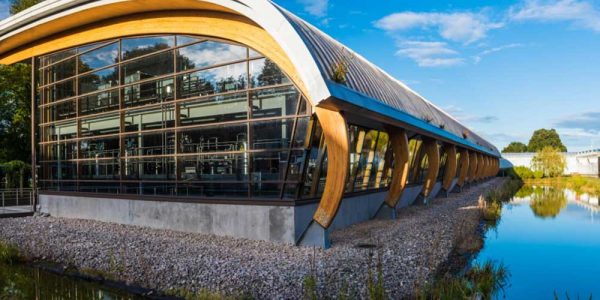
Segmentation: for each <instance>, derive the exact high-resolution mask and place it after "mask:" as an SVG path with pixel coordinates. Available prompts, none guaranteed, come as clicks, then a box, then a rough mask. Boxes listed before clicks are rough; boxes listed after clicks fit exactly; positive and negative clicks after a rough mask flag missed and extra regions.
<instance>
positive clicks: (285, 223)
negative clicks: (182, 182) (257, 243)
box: [39, 184, 440, 244]
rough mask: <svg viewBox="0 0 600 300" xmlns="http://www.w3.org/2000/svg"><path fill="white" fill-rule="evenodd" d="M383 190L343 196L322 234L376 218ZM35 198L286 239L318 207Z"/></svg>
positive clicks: (47, 208)
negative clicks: (332, 219) (332, 218)
mask: <svg viewBox="0 0 600 300" xmlns="http://www.w3.org/2000/svg"><path fill="white" fill-rule="evenodd" d="M439 186H440V184H436V186H435V188H434V192H435V191H436V190H438V191H439V189H440V187H439ZM422 189H423V186H421V185H419V186H411V187H408V188H406V189H405V191H404V193H403V195H402V198H401V200H400V203H399V205H398V208H400V207H406V206H409V205H411V204H413V202H414V201H415V200H416V199H417V197H418V195H419V193H420V192H421V190H422ZM386 194H387V191H384V192H378V193H372V194H364V195H356V196H353V197H348V198H345V199H344V200H342V203H341V206H340V209H339V211H338V214H337V215H336V218H335V219H334V221H333V223H332V224H331V226H330V228H328V229H327V232H323V233H322V235H323V236H324V237H327V236H328V233H329V232H331V231H332V230H335V229H340V228H345V227H348V226H350V225H353V224H357V223H361V222H365V221H368V220H371V219H373V218H375V217H376V214H377V212H378V210H379V209H380V207H381V206H382V205H383V201H384V199H385V196H386ZM39 202H40V210H41V212H43V213H47V214H50V215H52V216H56V217H63V218H77V219H90V220H97V221H103V222H112V223H119V224H127V225H137V226H145V227H151V228H157V229H169V230H176V231H183V232H194V233H206V234H215V235H221V236H233V237H242V238H248V239H254V240H266V241H276V242H283V243H288V244H297V243H300V242H301V239H302V237H303V236H304V235H305V234H306V233H307V230H308V229H309V228H310V226H311V224H313V225H315V224H314V223H312V217H313V215H314V213H315V211H316V209H317V206H318V203H312V204H307V205H301V206H268V205H237V204H206V203H187V202H175V201H153V200H152V201H151V200H128V199H110V198H96V197H84V196H71V195H69V196H66V195H43V194H42V195H40V196H39ZM317 225H318V224H317ZM313 235H314V234H313ZM319 236H320V235H319Z"/></svg>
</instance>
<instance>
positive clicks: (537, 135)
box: [527, 128, 567, 152]
mask: <svg viewBox="0 0 600 300" xmlns="http://www.w3.org/2000/svg"><path fill="white" fill-rule="evenodd" d="M546 146H550V147H553V148H557V149H558V150H560V151H561V152H567V147H565V145H563V143H562V141H561V140H560V136H558V133H557V132H556V130H554V129H543V128H542V129H538V130H536V131H534V132H533V135H532V136H531V139H530V140H529V145H528V146H527V150H528V151H529V152H538V151H540V150H542V149H543V148H544V147H546Z"/></svg>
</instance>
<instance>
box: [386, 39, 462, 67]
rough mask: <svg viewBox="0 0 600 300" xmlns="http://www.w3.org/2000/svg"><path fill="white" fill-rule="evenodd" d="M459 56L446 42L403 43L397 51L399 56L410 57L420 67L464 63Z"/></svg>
mask: <svg viewBox="0 0 600 300" xmlns="http://www.w3.org/2000/svg"><path fill="white" fill-rule="evenodd" d="M457 54H458V53H457V52H456V51H454V50H452V49H450V48H448V45H447V44H446V43H444V42H423V41H402V42H400V43H399V45H398V51H396V55H397V56H402V57H408V58H410V59H412V60H414V61H415V62H416V63H417V64H418V65H419V66H420V67H447V66H453V65H458V64H461V63H463V62H464V59H462V58H461V57H458V56H457Z"/></svg>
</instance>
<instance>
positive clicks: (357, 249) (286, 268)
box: [0, 179, 502, 299]
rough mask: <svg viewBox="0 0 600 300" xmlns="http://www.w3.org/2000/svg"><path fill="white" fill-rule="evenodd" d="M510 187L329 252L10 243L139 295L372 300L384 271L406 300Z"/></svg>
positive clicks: (161, 236)
mask: <svg viewBox="0 0 600 300" xmlns="http://www.w3.org/2000/svg"><path fill="white" fill-rule="evenodd" d="M501 183H502V179H493V180H490V181H487V182H485V183H482V184H480V185H477V186H474V187H472V188H470V189H468V190H466V191H464V192H463V193H460V194H451V195H450V197H448V198H438V199H435V200H434V201H432V203H431V204H430V205H428V206H412V207H408V208H405V209H401V210H400V212H399V214H398V218H397V219H395V220H374V221H370V222H366V223H362V224H358V225H355V226H352V227H350V228H347V229H343V230H339V231H335V232H333V233H332V236H331V237H332V248H330V249H327V250H322V249H313V248H303V247H295V246H289V245H282V244H276V243H271V242H263V241H250V240H244V239H235V238H228V237H219V236H213V235H202V234H190V233H181V232H173V231H166V230H154V229H148V228H140V227H135V226H125V225H117V224H108V223H101V222H96V221H87V220H72V219H61V218H53V217H28V218H18V219H0V240H1V241H4V242H6V243H9V244H13V245H15V246H17V247H18V248H19V249H20V250H21V251H22V252H23V254H25V255H26V256H28V257H30V258H32V259H34V260H39V261H51V262H55V263H59V264H62V265H65V266H70V267H75V268H77V269H79V270H90V269H91V270H99V271H100V272H99V273H104V274H110V275H111V277H113V278H116V279H117V280H120V281H124V282H126V283H127V284H130V285H136V286H143V287H147V288H150V289H155V290H162V291H167V290H169V289H187V290H203V289H204V290H206V289H207V290H210V291H214V292H219V293H222V294H225V295H227V294H229V295H240V294H246V295H252V296H253V297H255V298H260V299H263V298H269V299H273V298H279V299H294V298H302V296H303V281H304V279H305V278H306V277H307V276H309V275H310V274H315V275H316V276H315V277H316V278H317V291H318V293H320V294H321V295H338V293H340V291H341V290H342V291H346V290H347V291H348V292H349V294H350V295H351V296H355V297H365V295H367V282H368V279H367V278H368V276H369V274H372V276H373V278H375V277H376V275H377V264H378V262H381V270H382V275H383V278H384V287H385V290H386V293H387V295H388V296H389V297H391V298H394V299H397V298H403V297H407V296H408V295H411V293H413V292H414V290H415V285H416V284H417V283H419V284H423V283H424V282H427V281H428V280H430V279H431V278H432V276H434V274H435V273H436V271H437V270H438V268H440V267H441V266H443V265H445V264H446V262H447V261H448V258H449V257H451V256H452V255H451V253H453V249H454V248H455V245H456V244H457V243H460V242H461V241H458V239H457V237H459V236H461V235H464V233H465V231H467V232H469V233H471V234H473V233H475V232H477V227H478V224H479V220H480V212H479V210H478V208H477V203H478V199H479V197H480V195H481V194H482V193H484V192H485V191H486V190H488V189H489V188H490V187H491V186H496V185H499V184H501ZM462 242H463V243H464V240H463V241H462ZM373 246H375V247H373ZM355 297H352V298H355Z"/></svg>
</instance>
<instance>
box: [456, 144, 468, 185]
mask: <svg viewBox="0 0 600 300" xmlns="http://www.w3.org/2000/svg"><path fill="white" fill-rule="evenodd" d="M458 163H459V165H460V173H459V174H458V181H457V182H456V185H458V186H460V187H462V186H463V185H464V184H465V181H467V179H468V176H469V150H467V149H464V148H463V149H461V150H460V161H459V162H458Z"/></svg>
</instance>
